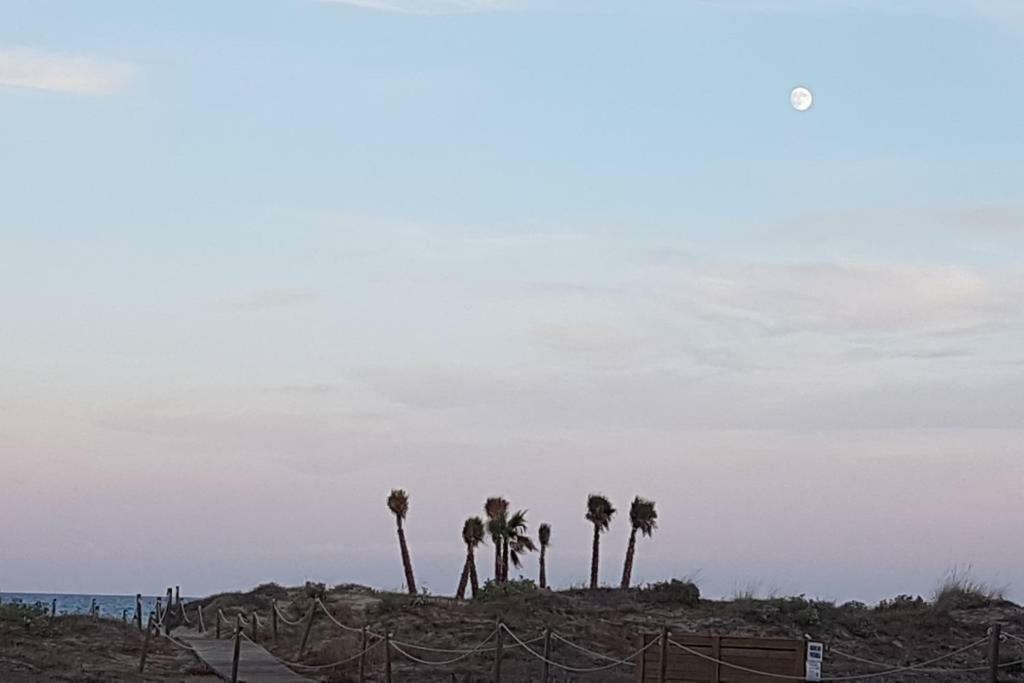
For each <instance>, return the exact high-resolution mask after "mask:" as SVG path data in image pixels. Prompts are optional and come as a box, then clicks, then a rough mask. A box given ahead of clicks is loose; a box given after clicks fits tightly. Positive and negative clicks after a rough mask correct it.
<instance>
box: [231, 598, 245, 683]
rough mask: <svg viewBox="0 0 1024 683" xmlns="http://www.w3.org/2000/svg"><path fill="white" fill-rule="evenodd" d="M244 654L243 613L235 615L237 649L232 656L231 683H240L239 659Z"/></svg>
mask: <svg viewBox="0 0 1024 683" xmlns="http://www.w3.org/2000/svg"><path fill="white" fill-rule="evenodd" d="M241 655H242V615H241V614H239V615H238V616H237V617H235V651H234V654H232V656H231V683H238V660H239V658H240V657H241Z"/></svg>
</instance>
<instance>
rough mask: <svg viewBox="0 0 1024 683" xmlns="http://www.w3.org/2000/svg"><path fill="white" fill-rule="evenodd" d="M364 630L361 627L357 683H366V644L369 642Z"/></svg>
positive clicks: (364, 628)
mask: <svg viewBox="0 0 1024 683" xmlns="http://www.w3.org/2000/svg"><path fill="white" fill-rule="evenodd" d="M366 629H367V627H366V626H363V634H362V638H360V640H359V683H366V644H367V643H368V642H369V638H368V637H367V633H366Z"/></svg>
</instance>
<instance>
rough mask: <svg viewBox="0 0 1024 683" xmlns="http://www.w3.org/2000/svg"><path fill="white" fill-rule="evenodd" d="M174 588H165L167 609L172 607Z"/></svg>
mask: <svg viewBox="0 0 1024 683" xmlns="http://www.w3.org/2000/svg"><path fill="white" fill-rule="evenodd" d="M173 600H174V590H173V589H172V588H168V589H167V609H168V610H169V609H171V608H172V607H174V602H173Z"/></svg>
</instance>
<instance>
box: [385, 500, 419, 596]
mask: <svg viewBox="0 0 1024 683" xmlns="http://www.w3.org/2000/svg"><path fill="white" fill-rule="evenodd" d="M388 509H389V510H391V512H392V513H393V514H394V515H395V524H396V525H398V546H399V548H401V550H402V566H403V567H404V568H405V585H406V586H408V588H409V595H416V577H415V576H413V573H412V560H410V559H409V546H408V544H407V543H406V542H405V529H404V527H403V526H402V522H404V521H405V516H406V515H407V514H408V513H409V494H407V493H406V492H405V490H404V489H391V495H389V496H388Z"/></svg>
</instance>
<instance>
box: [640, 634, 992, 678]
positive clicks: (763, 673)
mask: <svg viewBox="0 0 1024 683" xmlns="http://www.w3.org/2000/svg"><path fill="white" fill-rule="evenodd" d="M987 641H988V639H987V638H982V639H981V640H979V641H977V642H974V643H971V644H970V645H967V646H966V647H962V648H960V649H959V650H954V651H953V652H949V653H947V654H944V655H942V656H941V657H935V658H934V659H929V660H927V661H924V662H920V663H918V664H913V665H911V666H903V667H897V668H893V669H890V670H888V671H876V672H875V673H870V674H855V675H851V676H833V677H830V678H823V679H821V680H823V681H857V680H864V679H868V678H874V677H876V676H890V675H893V674H898V673H903V672H906V671H921V672H922V673H924V671H923V669H924V667H926V666H928V665H929V664H934V663H935V662H941V661H942V660H944V659H949V658H950V657H955V656H956V655H958V654H961V653H963V652H967V651H968V650H972V649H974V648H976V647H978V646H979V645H981V644H982V643H985V642H987ZM651 642H657V641H651ZM668 642H669V643H671V644H672V645H675V646H676V647H678V648H679V649H680V650H683V651H684V652H688V653H689V654H691V655H694V656H696V657H700V658H701V659H706V660H707V661H709V662H714V663H715V664H719V665H721V666H724V667H728V668H730V669H736V670H737V671H744V672H746V673H749V674H756V675H758V676H766V677H768V678H778V679H782V680H787V681H803V680H805V679H804V677H803V676H790V675H787V674H775V673H768V672H767V671H758V670H757V669H750V668H747V667H745V666H740V665H739V664H732V663H730V662H725V661H722V660H721V659H716V658H715V657H712V656H711V655H706V654H704V653H703V652H698V651H697V650H694V649H692V648H689V647H686V646H685V645H682V644H680V643H677V642H676V641H674V640H671V639H669V641H668ZM945 671H953V670H952V669H946V670H945Z"/></svg>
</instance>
